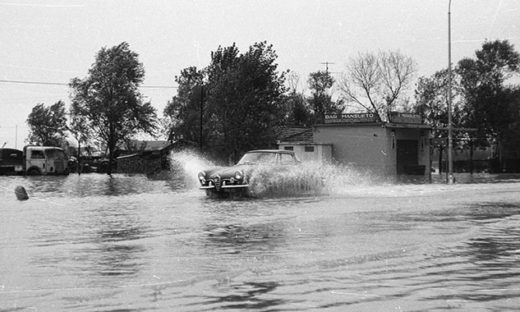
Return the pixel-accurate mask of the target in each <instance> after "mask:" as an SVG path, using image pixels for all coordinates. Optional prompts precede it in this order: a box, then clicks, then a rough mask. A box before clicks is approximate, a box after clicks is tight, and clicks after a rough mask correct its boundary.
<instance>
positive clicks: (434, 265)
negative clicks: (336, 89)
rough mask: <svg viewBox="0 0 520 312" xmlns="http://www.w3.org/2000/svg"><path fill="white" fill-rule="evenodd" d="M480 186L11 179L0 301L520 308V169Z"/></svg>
mask: <svg viewBox="0 0 520 312" xmlns="http://www.w3.org/2000/svg"><path fill="white" fill-rule="evenodd" d="M460 181H463V179H461V180H460ZM475 181H476V182H479V183H458V184H455V185H444V184H421V185H412V184H408V185H392V184H380V185H371V184H356V183H353V184H345V185H338V186H337V187H335V188H334V190H333V191H330V192H328V193H327V194H318V195H313V196H277V197H261V198H255V199H238V200H221V199H212V198H207V197H206V195H205V194H204V193H203V192H201V191H200V190H198V189H197V188H196V187H195V186H193V185H190V184H189V183H188V184H186V182H183V181H177V180H175V179H174V178H170V179H162V180H153V179H148V178H146V177H145V176H133V177H132V176H124V175H114V177H113V178H110V177H108V176H105V175H98V174H88V175H81V176H77V175H70V176H68V177H27V178H24V177H1V178H0V199H1V202H0V216H1V217H0V311H222V310H236V311H244V310H257V311H347V310H348V311H443V310H448V309H453V310H460V311H507V310H510V311H513V310H517V309H518V307H519V306H520V287H519V286H518V285H520V265H519V263H520V179H519V178H515V177H508V178H507V179H500V178H497V177H490V176H484V177H481V178H480V179H476V180H475ZM481 182H486V183H481ZM16 185H23V186H24V187H25V188H26V189H27V191H28V193H29V196H30V199H29V200H28V201H24V202H20V201H17V200H16V197H15V195H14V187H15V186H16Z"/></svg>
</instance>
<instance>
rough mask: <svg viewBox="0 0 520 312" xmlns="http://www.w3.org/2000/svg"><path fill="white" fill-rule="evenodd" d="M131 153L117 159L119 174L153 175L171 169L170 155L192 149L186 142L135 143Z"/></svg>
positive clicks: (123, 152) (190, 144) (125, 153)
mask: <svg viewBox="0 0 520 312" xmlns="http://www.w3.org/2000/svg"><path fill="white" fill-rule="evenodd" d="M131 145H132V147H131V151H128V150H126V151H125V150H123V151H122V154H123V155H122V156H119V157H117V158H116V162H117V170H116V172H117V173H144V174H151V173H156V172H159V171H161V170H169V169H170V160H169V155H170V153H171V151H172V150H176V149H182V148H186V147H192V146H193V144H192V143H190V142H187V141H184V140H179V141H175V142H170V141H133V142H132V144H131Z"/></svg>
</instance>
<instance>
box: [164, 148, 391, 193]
mask: <svg viewBox="0 0 520 312" xmlns="http://www.w3.org/2000/svg"><path fill="white" fill-rule="evenodd" d="M170 164H171V168H172V169H171V170H172V172H173V175H174V176H176V177H178V178H182V179H183V181H184V184H185V186H186V187H187V188H189V189H195V188H197V187H198V185H199V182H198V179H197V174H198V173H199V172H200V171H202V170H205V169H208V168H211V167H214V166H215V164H214V163H213V162H212V161H210V160H208V159H206V158H204V157H202V156H201V155H200V154H199V153H197V152H195V151H190V150H184V151H177V152H175V151H174V152H172V153H171V154H170ZM248 176H249V178H248V180H249V185H250V189H249V194H250V195H252V196H253V197H273V196H275V197H278V196H299V195H322V194H345V193H348V192H349V191H351V190H352V189H353V188H360V187H369V186H373V185H375V184H381V181H380V180H378V179H377V178H376V177H375V176H374V175H373V174H371V173H370V172H369V171H363V170H360V169H358V168H354V167H353V166H349V165H338V164H330V163H321V162H304V163H301V164H299V165H297V166H283V167H281V166H269V165H260V166H256V167H254V168H253V169H252V171H250V172H249V173H248Z"/></svg>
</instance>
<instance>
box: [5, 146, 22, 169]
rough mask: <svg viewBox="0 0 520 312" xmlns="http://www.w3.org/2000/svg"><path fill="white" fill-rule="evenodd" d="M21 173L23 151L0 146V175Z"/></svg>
mask: <svg viewBox="0 0 520 312" xmlns="http://www.w3.org/2000/svg"><path fill="white" fill-rule="evenodd" d="M16 174H23V152H22V151H20V150H18V149H14V148H0V175H16Z"/></svg>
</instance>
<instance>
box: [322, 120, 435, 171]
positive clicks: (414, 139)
mask: <svg viewBox="0 0 520 312" xmlns="http://www.w3.org/2000/svg"><path fill="white" fill-rule="evenodd" d="M429 137H430V127H429V126H427V125H424V124H423V123H422V121H421V118H420V116H418V115H415V114H408V113H397V112H392V113H390V114H389V121H388V122H378V121H377V119H376V116H375V115H374V114H371V113H363V114H330V115H326V116H325V123H324V124H319V125H316V126H315V127H314V129H313V142H314V143H315V144H332V146H333V152H332V157H333V159H334V160H335V161H337V162H339V163H345V164H352V165H354V166H357V167H360V168H365V169H369V170H370V171H372V172H373V173H374V174H377V175H381V176H399V175H420V176H424V177H425V178H427V177H429V175H430V170H429V166H430V140H429ZM427 168H428V169H427Z"/></svg>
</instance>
